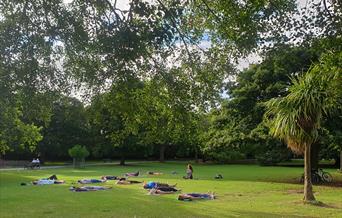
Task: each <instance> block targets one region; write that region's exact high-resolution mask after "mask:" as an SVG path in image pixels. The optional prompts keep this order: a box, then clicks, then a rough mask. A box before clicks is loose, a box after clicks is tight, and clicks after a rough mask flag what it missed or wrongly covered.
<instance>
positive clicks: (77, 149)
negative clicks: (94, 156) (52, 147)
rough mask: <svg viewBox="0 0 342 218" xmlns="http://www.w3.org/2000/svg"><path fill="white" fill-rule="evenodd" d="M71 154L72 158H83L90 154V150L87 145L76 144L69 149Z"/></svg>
mask: <svg viewBox="0 0 342 218" xmlns="http://www.w3.org/2000/svg"><path fill="white" fill-rule="evenodd" d="M69 155H70V157H72V158H76V159H83V158H86V157H88V156H89V151H88V150H87V148H86V147H85V146H81V145H75V146H74V147H72V148H70V149H69Z"/></svg>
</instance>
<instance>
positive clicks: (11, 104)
mask: <svg viewBox="0 0 342 218" xmlns="http://www.w3.org/2000/svg"><path fill="white" fill-rule="evenodd" d="M63 17H64V7H63V4H62V2H61V1H59V0H54V1H33V0H32V1H31V0H28V1H19V0H18V1H17V0H15V1H9V0H4V1H1V3H0V89H1V95H0V105H1V107H2V108H1V112H0V119H1V120H2V121H4V122H2V125H0V141H1V143H0V144H1V145H0V147H1V152H2V153H4V152H5V151H6V150H8V149H13V148H16V146H15V145H18V144H20V145H28V146H29V147H31V148H32V149H34V147H35V145H36V144H37V142H38V141H39V140H41V135H40V132H39V129H40V127H41V126H43V125H42V123H44V124H46V123H48V121H49V116H50V115H51V113H50V106H51V104H49V103H45V102H48V101H47V100H48V98H45V97H46V96H48V93H49V92H50V91H54V90H57V88H61V87H62V86H61V85H62V84H65V75H64V74H62V72H61V69H58V67H57V65H56V64H55V62H56V61H57V60H59V59H60V58H61V56H60V54H61V53H60V52H61V50H60V46H58V45H57V44H56V42H57V41H58V33H59V32H60V30H61V29H62V28H63V27H65V26H64V25H63ZM33 102H40V103H39V104H34V103H33ZM32 106H33V107H32ZM45 106H46V107H45ZM33 114H34V115H33ZM34 117H36V118H35V119H32V118H34ZM36 121H37V122H36ZM5 123H6V124H5Z"/></svg>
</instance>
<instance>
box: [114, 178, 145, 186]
mask: <svg viewBox="0 0 342 218" xmlns="http://www.w3.org/2000/svg"><path fill="white" fill-rule="evenodd" d="M138 183H142V182H140V181H133V180H127V179H126V178H121V179H119V180H118V181H117V182H116V184H118V185H131V184H138Z"/></svg>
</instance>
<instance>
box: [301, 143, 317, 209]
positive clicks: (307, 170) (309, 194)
mask: <svg viewBox="0 0 342 218" xmlns="http://www.w3.org/2000/svg"><path fill="white" fill-rule="evenodd" d="M315 200H316V199H315V196H314V194H313V190H312V182H311V144H306V145H305V152H304V202H311V201H315Z"/></svg>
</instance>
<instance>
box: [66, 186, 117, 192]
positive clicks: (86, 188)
mask: <svg viewBox="0 0 342 218" xmlns="http://www.w3.org/2000/svg"><path fill="white" fill-rule="evenodd" d="M111 188H112V187H104V186H81V187H75V186H71V187H70V188H69V190H70V191H73V192H87V191H101V190H108V189H111Z"/></svg>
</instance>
